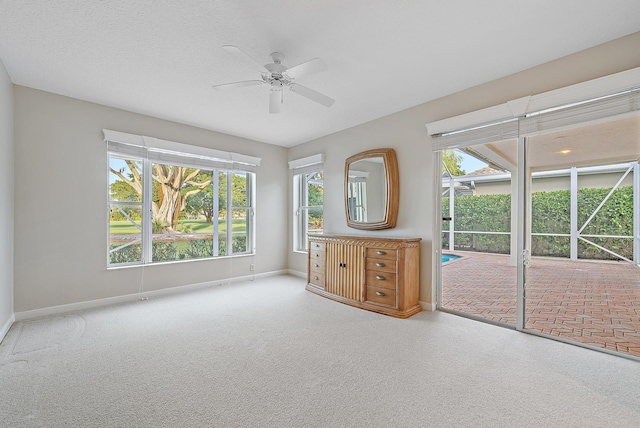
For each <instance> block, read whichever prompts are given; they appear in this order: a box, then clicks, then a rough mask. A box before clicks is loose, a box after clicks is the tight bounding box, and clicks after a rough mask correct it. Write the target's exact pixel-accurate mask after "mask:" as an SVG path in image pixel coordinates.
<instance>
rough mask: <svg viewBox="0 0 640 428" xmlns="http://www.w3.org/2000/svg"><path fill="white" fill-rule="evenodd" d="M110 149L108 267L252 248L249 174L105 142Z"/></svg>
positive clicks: (179, 155) (223, 165)
mask: <svg viewBox="0 0 640 428" xmlns="http://www.w3.org/2000/svg"><path fill="white" fill-rule="evenodd" d="M105 134H106V131H105ZM108 152H109V181H108V187H109V188H108V195H109V196H108V206H109V224H108V229H109V248H108V259H107V264H108V266H110V267H114V266H123V265H140V264H149V263H161V262H174V261H180V260H195V259H206V258H212V257H218V256H232V255H238V254H251V253H253V248H254V245H253V236H254V233H253V229H254V227H253V214H254V209H253V206H254V204H253V202H252V201H253V200H254V194H253V189H254V187H255V173H254V172H251V171H246V170H242V167H243V165H238V164H234V163H233V162H222V161H219V160H214V159H213V158H212V159H207V158H204V157H203V156H202V155H199V156H190V155H188V154H183V153H175V152H174V153H172V154H167V153H166V152H162V151H154V150H152V149H147V148H145V147H138V146H134V145H131V146H130V145H127V144H121V143H114V142H111V141H110V142H109V148H108ZM244 166H245V167H246V169H250V166H249V165H244Z"/></svg>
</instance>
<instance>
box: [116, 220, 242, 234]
mask: <svg viewBox="0 0 640 428" xmlns="http://www.w3.org/2000/svg"><path fill="white" fill-rule="evenodd" d="M178 225H179V226H178V229H179V230H180V228H181V226H182V227H185V226H186V227H188V228H189V230H191V231H192V232H193V233H213V224H208V223H207V222H206V221H205V220H178ZM232 225H233V226H232V230H233V232H245V231H246V230H247V224H246V220H244V219H234V220H233V221H232ZM219 229H220V232H221V233H226V231H227V222H226V220H225V219H220V225H219ZM109 233H111V235H135V234H138V233H140V231H139V230H138V228H137V227H135V226H134V225H133V224H131V222H130V221H129V220H116V221H112V222H111V223H110V229H109Z"/></svg>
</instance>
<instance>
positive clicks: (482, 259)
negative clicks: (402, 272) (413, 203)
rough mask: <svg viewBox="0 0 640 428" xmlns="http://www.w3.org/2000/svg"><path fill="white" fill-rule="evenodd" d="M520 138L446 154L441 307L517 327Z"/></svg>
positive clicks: (443, 161) (443, 170)
mask: <svg viewBox="0 0 640 428" xmlns="http://www.w3.org/2000/svg"><path fill="white" fill-rule="evenodd" d="M516 157H517V140H515V139H510V140H504V141H494V142H491V143H485V144H479V145H474V146H468V147H465V148H464V149H461V150H447V151H444V152H443V153H442V189H441V195H442V196H441V198H442V201H441V208H442V210H441V211H442V215H441V217H442V253H441V260H440V263H441V266H440V268H441V279H442V281H441V282H442V286H441V293H440V301H439V307H440V308H441V309H443V310H447V311H452V312H456V313H459V314H463V315H465V316H469V317H472V318H479V319H482V320H484V321H488V322H492V323H497V324H502V325H507V326H511V327H515V326H516V318H517V316H516V314H517V305H516V296H517V268H516V257H515V243H514V242H513V240H512V236H513V235H512V231H513V229H514V226H513V220H514V219H515V218H516V217H515V206H514V202H515V200H516V198H515V196H514V195H515V190H516V189H517V183H516V178H517V169H516V162H515V159H516Z"/></svg>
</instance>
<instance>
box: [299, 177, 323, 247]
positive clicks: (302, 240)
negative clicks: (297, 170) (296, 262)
mask: <svg viewBox="0 0 640 428" xmlns="http://www.w3.org/2000/svg"><path fill="white" fill-rule="evenodd" d="M298 177H299V180H301V181H300V199H299V201H298V206H299V207H300V208H299V222H298V226H297V227H298V231H297V236H298V244H297V245H298V248H297V249H298V250H302V251H306V250H307V249H308V248H307V247H308V243H307V240H308V234H309V233H322V231H323V208H322V205H323V202H324V183H323V172H322V171H317V172H312V173H308V174H301V175H300V176H298Z"/></svg>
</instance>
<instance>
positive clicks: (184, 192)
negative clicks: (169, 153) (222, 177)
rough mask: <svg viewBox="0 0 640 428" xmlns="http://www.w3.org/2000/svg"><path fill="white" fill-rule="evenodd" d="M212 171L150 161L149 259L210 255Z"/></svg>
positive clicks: (175, 258) (171, 259)
mask: <svg viewBox="0 0 640 428" xmlns="http://www.w3.org/2000/svg"><path fill="white" fill-rule="evenodd" d="M212 178H213V172H212V171H207V170H201V169H198V168H187V167H182V166H175V165H164V164H153V183H152V195H153V208H152V223H151V227H152V233H153V237H152V260H153V261H154V262H165V261H173V260H189V259H195V258H203V257H211V256H213V212H214V209H213V185H212Z"/></svg>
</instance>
